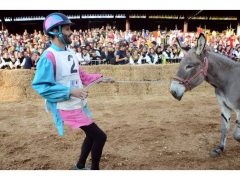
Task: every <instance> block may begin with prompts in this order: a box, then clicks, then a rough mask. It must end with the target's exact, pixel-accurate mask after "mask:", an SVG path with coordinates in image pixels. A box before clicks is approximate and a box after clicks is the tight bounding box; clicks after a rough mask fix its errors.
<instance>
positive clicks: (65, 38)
mask: <svg viewBox="0 0 240 180" xmlns="http://www.w3.org/2000/svg"><path fill="white" fill-rule="evenodd" d="M63 39H64V41H65V42H66V44H71V43H72V39H71V35H69V36H67V35H65V34H63Z"/></svg>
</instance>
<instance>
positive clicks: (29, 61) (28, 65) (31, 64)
mask: <svg viewBox="0 0 240 180" xmlns="http://www.w3.org/2000/svg"><path fill="white" fill-rule="evenodd" d="M38 59H39V53H38V52H37V51H34V52H33V53H32V55H31V57H25V63H24V66H23V68H24V69H35V68H36V64H37V61H38Z"/></svg>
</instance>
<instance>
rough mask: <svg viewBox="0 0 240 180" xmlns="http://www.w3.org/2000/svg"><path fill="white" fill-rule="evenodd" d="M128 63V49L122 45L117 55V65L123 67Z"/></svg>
mask: <svg viewBox="0 0 240 180" xmlns="http://www.w3.org/2000/svg"><path fill="white" fill-rule="evenodd" d="M127 63H128V57H127V54H126V47H125V45H124V44H123V43H121V44H120V49H119V51H117V53H116V64H117V65H120V64H121V65H123V64H127Z"/></svg>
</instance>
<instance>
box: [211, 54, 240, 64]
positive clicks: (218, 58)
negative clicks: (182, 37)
mask: <svg viewBox="0 0 240 180" xmlns="http://www.w3.org/2000/svg"><path fill="white" fill-rule="evenodd" d="M207 53H208V54H209V56H208V58H211V59H213V60H214V61H215V63H217V64H222V65H224V66H228V67H236V66H240V63H238V62H236V61H233V60H232V59H231V58H229V57H227V56H225V55H222V54H219V53H216V52H213V51H207Z"/></svg>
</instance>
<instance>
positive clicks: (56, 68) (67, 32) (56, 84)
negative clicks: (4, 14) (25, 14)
mask: <svg viewBox="0 0 240 180" xmlns="http://www.w3.org/2000/svg"><path fill="white" fill-rule="evenodd" d="M70 25H72V22H71V21H70V20H69V19H68V17H67V16H65V15H64V14H62V13H52V14H50V15H48V16H47V17H46V19H45V20H44V22H43V28H44V31H45V34H47V35H49V36H50V37H51V39H52V42H51V46H50V47H49V48H47V49H46V50H45V51H44V52H43V54H42V55H41V57H40V60H39V62H38V64H37V71H36V73H35V77H34V80H33V82H32V87H33V89H35V90H36V91H37V93H38V94H39V95H41V96H42V97H44V98H45V99H46V104H47V107H48V109H49V110H51V111H52V114H53V116H54V121H55V125H56V127H57V129H58V133H59V135H60V136H63V134H64V129H63V125H64V124H67V125H69V126H70V127H71V128H81V129H82V130H83V131H84V132H85V134H86V138H85V140H84V142H83V144H82V149H81V154H80V158H79V161H78V162H77V164H76V166H74V169H77V170H78V169H85V163H86V160H87V157H88V155H89V153H90V152H91V154H92V164H91V169H92V170H97V169H99V162H100V159H101V155H102V150H103V147H104V144H105V141H106V134H105V133H104V132H103V131H102V130H101V129H100V128H99V127H98V126H97V125H96V124H95V123H94V121H93V119H92V114H91V112H90V111H89V109H88V105H87V102H86V97H87V96H88V92H87V90H85V89H84V88H83V86H84V85H88V84H90V83H92V82H94V81H96V80H98V82H100V80H102V78H101V77H102V75H101V74H87V73H86V72H84V71H83V70H82V69H80V68H79V64H78V59H77V57H76V54H75V53H74V52H73V51H71V50H70V49H68V48H67V46H68V45H69V44H71V42H72V41H71V35H72V31H71V28H70ZM105 82H112V80H109V79H108V80H105Z"/></svg>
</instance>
